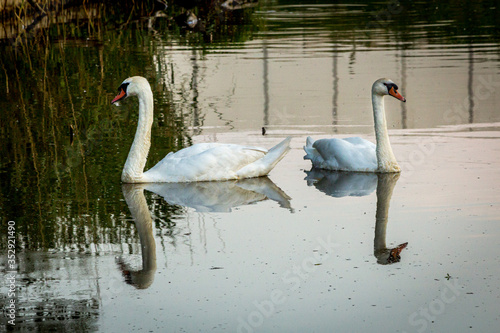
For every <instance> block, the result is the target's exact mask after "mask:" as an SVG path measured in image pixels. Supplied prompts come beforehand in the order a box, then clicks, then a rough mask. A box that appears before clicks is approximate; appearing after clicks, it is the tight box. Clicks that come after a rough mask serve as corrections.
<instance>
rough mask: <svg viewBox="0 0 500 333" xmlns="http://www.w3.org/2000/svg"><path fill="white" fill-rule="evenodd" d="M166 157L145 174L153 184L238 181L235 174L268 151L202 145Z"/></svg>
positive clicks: (225, 145)
mask: <svg viewBox="0 0 500 333" xmlns="http://www.w3.org/2000/svg"><path fill="white" fill-rule="evenodd" d="M201 145H202V146H200V147H198V146H199V145H194V146H191V147H189V148H186V149H183V150H181V151H179V152H177V153H174V154H169V155H167V156H166V157H165V158H164V159H163V160H161V161H160V162H158V164H156V165H155V166H154V167H152V168H151V169H150V170H148V171H147V172H145V173H144V176H145V177H148V179H149V181H152V182H190V181H207V180H228V179H236V178H238V177H237V175H236V172H237V171H238V170H239V169H241V168H242V167H244V166H245V165H248V164H250V163H253V162H255V161H256V160H258V159H260V158H262V157H263V156H264V155H265V154H266V153H267V150H266V149H262V148H257V147H247V146H240V145H231V144H201Z"/></svg>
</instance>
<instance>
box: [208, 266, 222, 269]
mask: <svg viewBox="0 0 500 333" xmlns="http://www.w3.org/2000/svg"><path fill="white" fill-rule="evenodd" d="M223 268H224V267H219V266H212V267H210V269H223Z"/></svg>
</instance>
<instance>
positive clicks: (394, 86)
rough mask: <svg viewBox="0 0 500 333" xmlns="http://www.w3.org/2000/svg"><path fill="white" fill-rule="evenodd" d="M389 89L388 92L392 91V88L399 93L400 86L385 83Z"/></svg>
mask: <svg viewBox="0 0 500 333" xmlns="http://www.w3.org/2000/svg"><path fill="white" fill-rule="evenodd" d="M384 85H385V86H386V87H387V91H391V88H394V90H395V91H398V89H399V88H398V86H397V85H396V84H395V83H384Z"/></svg>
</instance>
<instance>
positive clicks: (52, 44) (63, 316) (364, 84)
mask: <svg viewBox="0 0 500 333" xmlns="http://www.w3.org/2000/svg"><path fill="white" fill-rule="evenodd" d="M431 4H432V5H431ZM113 10H114V9H113ZM113 10H111V9H110V8H107V7H106V5H98V6H90V7H89V9H88V11H87V13H88V12H90V13H94V14H95V15H96V17H97V19H96V21H89V20H87V19H86V18H85V17H83V18H82V17H80V16H79V12H78V11H76V13H75V14H74V16H71V15H69V14H68V15H67V20H68V21H67V22H66V23H65V24H64V25H63V24H55V23H51V24H47V26H48V28H47V27H41V28H40V29H39V30H37V29H33V30H32V31H30V32H29V34H27V35H28V37H29V38H28V39H27V40H23V39H22V38H21V37H23V36H24V35H19V36H18V39H16V38H15V35H12V34H11V35H7V37H8V38H10V40H7V39H4V40H3V44H1V45H0V48H1V49H2V52H1V54H0V65H1V70H0V108H1V110H2V112H0V138H1V141H2V144H1V145H0V152H1V156H2V158H1V164H0V184H1V185H0V186H1V187H0V188H1V191H0V216H1V224H2V233H1V237H2V242H1V246H0V247H1V249H2V254H1V257H0V258H1V260H0V264H1V266H0V268H1V271H2V276H4V277H3V278H2V280H3V281H6V283H3V282H2V285H1V289H0V290H1V293H0V299H1V302H2V304H4V307H3V316H2V319H1V320H2V325H4V324H5V325H6V326H5V327H6V328H7V329H10V330H11V329H15V330H20V331H29V330H40V331H61V332H62V331H65V330H71V331H85V332H87V331H88V332H95V331H99V332H135V331H137V332H156V331H159V332H208V331H213V332H221V331H224V332H225V331H227V332H332V331H341V332H349V331H350V332H368V331H370V332H381V331H391V332H444V331H454V332H497V330H498V326H499V321H500V314H499V312H498V304H499V300H500V278H499V276H500V257H499V255H498V254H499V253H500V243H499V242H498V239H499V237H500V171H499V170H500V92H499V90H500V37H499V35H498V31H499V30H498V29H499V22H498V20H497V17H498V10H499V9H498V8H497V3H496V2H494V1H491V2H490V1H480V2H467V1H458V2H457V1H445V2H442V3H439V4H438V5H436V3H435V2H430V1H422V2H418V3H414V2H412V3H406V2H397V1H393V2H388V3H380V2H363V1H362V2H352V3H351V2H345V3H342V4H330V3H326V2H325V3H323V2H321V1H314V2H300V3H299V2H295V1H260V2H259V3H258V4H256V5H255V6H249V7H248V8H245V9H241V10H234V11H229V12H226V14H225V15H222V14H220V10H219V9H211V10H209V9H206V8H203V7H195V8H192V9H191V11H192V12H193V13H196V15H197V17H198V22H199V24H198V25H197V26H196V27H195V28H193V29H191V28H187V27H183V26H182V24H181V23H180V21H181V18H182V15H181V14H182V13H185V11H186V9H182V8H180V7H178V6H176V5H171V6H169V7H168V8H167V9H166V10H164V11H158V12H154V11H149V13H153V14H149V16H142V17H135V16H134V15H135V14H134V13H136V14H137V13H138V12H140V11H138V10H137V8H136V9H134V11H132V9H130V10H131V12H127V10H128V8H121V9H117V11H113ZM83 13H85V12H83ZM131 13H132V14H131ZM87 15H90V14H87ZM106 15H108V16H106ZM184 16H186V15H184ZM103 17H108V18H109V19H104V18H103ZM174 17H178V19H177V20H176V19H174ZM41 22H42V23H43V21H41ZM6 27H8V25H5V26H4V29H3V30H2V31H3V32H2V33H5V31H10V30H8V29H7V28H6ZM2 36H4V35H2ZM2 38H6V37H2ZM13 45H15V46H13ZM131 75H142V76H145V77H147V78H148V80H149V81H150V83H151V85H152V89H153V93H154V96H155V124H154V126H153V130H152V135H153V137H152V149H151V151H150V154H149V158H148V164H147V167H146V168H148V167H151V166H153V165H154V164H156V162H157V161H159V160H160V159H161V158H162V157H163V156H165V155H166V154H167V153H168V152H169V151H176V150H179V149H181V148H183V147H187V146H190V145H191V144H194V143H200V142H226V143H240V144H250V145H258V146H262V147H266V148H269V147H271V146H273V145H275V144H276V143H278V142H279V141H281V140H282V139H283V138H284V137H286V136H292V143H291V146H292V149H291V151H290V152H289V153H288V155H287V156H286V157H285V158H284V159H283V160H282V161H281V162H280V163H279V164H278V165H277V166H276V168H275V169H274V170H273V171H272V172H271V173H270V175H269V177H265V178H261V179H250V180H245V181H240V182H221V183H217V182H213V183H195V184H147V185H123V184H121V182H120V175H121V169H122V167H123V164H124V161H125V159H126V156H127V154H128V150H129V148H130V144H131V141H132V138H133V135H134V133H135V128H136V124H137V106H138V104H137V102H136V101H135V100H133V99H129V100H127V101H125V102H124V103H122V104H121V105H120V106H119V107H116V106H112V105H110V101H111V99H112V98H113V97H114V95H115V94H116V89H117V88H118V86H119V85H120V83H121V82H122V81H123V80H124V79H125V78H127V77H128V76H131ZM380 77H388V78H391V79H392V80H393V81H394V82H396V84H398V86H399V88H400V92H401V93H402V95H403V96H405V97H406V98H407V102H406V103H401V102H399V101H397V100H395V99H389V98H386V111H387V119H388V127H389V134H390V137H391V143H392V147H393V150H394V153H395V155H396V157H397V159H398V161H399V163H400V165H401V167H402V172H401V174H400V175H376V174H373V175H372V174H351V173H333V172H321V171H318V170H311V164H310V161H308V160H303V156H304V151H303V149H302V147H303V145H304V144H305V140H306V137H307V136H312V137H313V138H314V139H319V138H329V137H347V136H361V137H363V138H366V139H369V140H372V141H374V134H373V116H372V109H371V97H370V89H371V85H372V83H373V81H375V80H376V79H378V78H380ZM263 127H264V128H265V129H266V134H265V135H262V128H263ZM10 221H13V222H10ZM9 227H10V228H9ZM9 240H14V241H15V242H14V241H9ZM14 243H15V248H14V250H15V259H14V260H15V263H14V265H13V266H12V267H11V266H10V264H11V262H9V261H8V259H10V258H9V257H8V255H9V252H8V249H9V244H14ZM405 243H408V244H407V246H406V247H404V245H402V244H405ZM398 246H401V248H402V249H401V248H400V250H401V252H400V254H399V255H400V258H397V256H396V257H393V258H392V259H389V256H390V254H391V250H393V249H395V248H397V247H398ZM403 247H404V248H403ZM12 277H14V278H12ZM12 284H14V286H15V288H14V290H13V291H14V294H15V295H13V296H12V295H11V292H12V290H11V289H10V286H11V285H12ZM11 303H14V304H15V326H13V325H11V324H9V323H8V322H7V321H8V320H10V318H9V314H10V313H11V312H10V310H9V306H10V304H11Z"/></svg>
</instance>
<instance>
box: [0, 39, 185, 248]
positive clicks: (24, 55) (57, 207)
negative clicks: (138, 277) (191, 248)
mask: <svg viewBox="0 0 500 333" xmlns="http://www.w3.org/2000/svg"><path fill="white" fill-rule="evenodd" d="M134 34H137V35H134ZM106 38H108V40H109V43H108V44H107V45H106V46H104V45H97V47H94V48H89V47H80V45H79V44H76V45H72V44H61V43H58V44H56V45H50V44H44V45H40V46H36V45H33V46H32V47H29V48H26V49H25V50H23V51H22V52H18V50H19V49H17V50H16V49H7V52H5V53H3V54H2V57H0V67H1V68H2V69H1V70H0V85H1V86H2V89H1V90H0V108H1V109H2V112H1V113H0V124H1V126H0V138H1V140H2V145H1V146H0V152H1V155H2V161H1V163H0V171H1V172H0V206H1V207H2V212H3V213H2V223H5V222H6V221H7V220H15V221H16V223H17V227H18V234H17V235H18V237H19V238H20V239H19V242H18V244H20V246H21V247H24V248H27V249H33V250H37V249H55V250H72V251H83V252H90V253H94V252H96V251H97V252H102V251H106V250H105V249H106V248H105V247H103V246H102V245H104V244H109V243H123V242H125V241H126V240H127V239H129V238H130V237H132V235H134V234H133V233H131V232H132V231H131V230H133V226H130V225H129V224H127V223H123V222H122V219H123V217H124V216H126V215H127V213H126V211H127V208H126V207H125V206H123V205H121V204H120V202H121V201H120V200H121V199H122V197H121V196H122V194H121V190H120V181H119V177H120V170H121V166H122V162H123V161H124V160H125V157H126V154H127V153H128V146H127V144H126V142H128V141H127V140H128V138H129V137H131V135H133V132H134V131H135V126H136V120H135V118H134V116H136V115H135V111H131V112H130V114H131V115H132V117H131V118H130V119H129V120H127V118H126V113H127V112H126V111H127V110H129V109H130V110H132V108H131V107H125V108H120V109H117V108H114V107H111V106H110V104H109V102H110V99H111V97H112V96H111V95H112V94H113V93H114V91H115V88H116V85H117V84H118V83H119V80H120V79H123V78H122V77H120V78H119V79H117V78H116V77H114V76H112V75H110V74H111V73H114V74H116V73H141V72H145V71H147V68H148V67H152V65H151V61H152V60H151V57H150V55H149V54H148V53H144V54H143V55H142V56H141V59H140V60H139V61H138V59H137V58H136V57H137V55H136V54H134V53H131V54H130V55H128V57H129V58H127V54H125V55H124V54H123V51H122V48H121V45H124V44H129V43H130V41H131V40H141V39H142V38H144V37H143V36H142V32H141V31H134V32H124V33H122V34H120V35H118V36H116V35H115V34H114V33H111V32H110V33H109V34H108V35H106ZM113 38H114V39H113ZM116 59H123V60H124V61H123V62H117V61H116ZM145 68H146V69H145ZM4 74H5V75H4ZM4 87H5V88H4ZM158 87H159V91H158V96H159V97H158V99H160V100H162V99H166V100H165V101H163V102H162V103H161V104H163V105H169V104H170V102H168V100H171V98H172V95H171V92H168V93H167V94H165V91H168V88H160V87H161V85H159V86H158ZM111 91H112V92H111ZM163 112H164V113H165V118H164V125H163V127H162V128H161V130H157V131H156V134H155V137H154V140H156V141H161V144H159V145H158V146H159V147H160V148H163V149H161V150H160V151H159V152H158V154H159V155H161V154H163V155H164V154H166V152H168V151H169V150H177V149H179V148H182V147H183V146H184V145H185V144H186V142H189V139H186V136H185V134H184V133H185V130H184V123H183V120H182V118H179V117H177V116H175V113H176V111H175V109H174V108H164V109H163ZM181 113H186V112H185V111H183V112H181ZM70 126H72V127H73V129H74V140H73V142H71V139H70V136H69V135H70V133H69V128H70ZM165 143H167V144H165ZM116 147H119V149H118V150H117V148H116ZM5 172H6V173H5ZM6 174H7V175H8V177H5V176H4V175H6ZM162 209H163V210H164V214H163V215H164V216H165V219H166V220H167V221H168V216H171V214H172V212H171V211H172V208H171V207H170V206H168V205H167V206H164V207H163V208H162ZM175 209H178V208H175ZM3 236H4V235H3ZM3 236H1V237H3ZM0 243H1V244H6V242H0ZM0 247H3V245H0Z"/></svg>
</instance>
